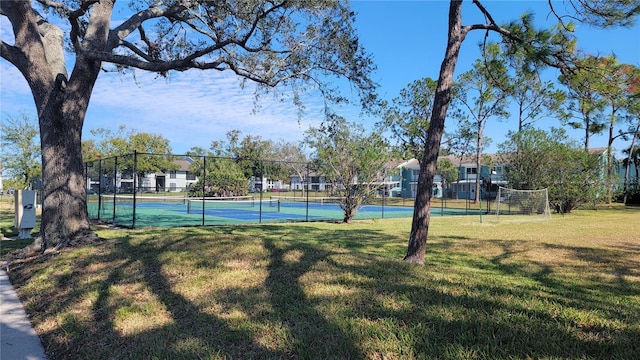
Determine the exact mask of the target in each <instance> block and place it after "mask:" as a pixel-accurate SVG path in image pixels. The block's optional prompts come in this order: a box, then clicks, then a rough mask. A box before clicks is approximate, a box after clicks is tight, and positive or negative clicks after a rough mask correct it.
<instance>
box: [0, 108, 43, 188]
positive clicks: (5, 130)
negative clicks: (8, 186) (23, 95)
mask: <svg viewBox="0 0 640 360" xmlns="http://www.w3.org/2000/svg"><path fill="white" fill-rule="evenodd" d="M37 139H38V129H37V127H36V125H35V123H34V121H33V120H31V119H29V117H28V116H26V115H24V114H21V115H19V116H18V117H13V116H10V115H6V116H5V117H4V118H3V119H2V121H1V122H0V168H3V171H6V175H8V176H9V178H10V180H11V183H12V184H13V186H17V187H19V188H21V189H28V188H30V186H31V181H33V180H35V179H36V178H37V177H39V176H40V174H41V170H42V167H41V166H40V146H39V145H38V142H37Z"/></svg>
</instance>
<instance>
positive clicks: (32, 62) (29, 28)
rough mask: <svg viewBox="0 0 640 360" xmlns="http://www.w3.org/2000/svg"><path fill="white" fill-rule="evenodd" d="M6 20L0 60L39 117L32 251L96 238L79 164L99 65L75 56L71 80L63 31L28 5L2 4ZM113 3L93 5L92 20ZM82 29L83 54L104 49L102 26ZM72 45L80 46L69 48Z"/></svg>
mask: <svg viewBox="0 0 640 360" xmlns="http://www.w3.org/2000/svg"><path fill="white" fill-rule="evenodd" d="M1 5H2V11H3V14H5V15H6V16H7V17H9V18H10V19H11V22H12V25H13V29H14V34H15V38H16V41H15V46H5V47H3V53H2V57H3V58H5V59H7V60H9V61H10V62H11V63H12V64H13V65H14V66H16V68H18V69H19V70H20V72H21V73H22V74H23V76H24V77H25V80H26V81H27V84H29V87H30V89H31V92H32V94H33V98H34V101H35V104H36V109H37V112H38V121H39V125H40V141H41V152H42V180H43V194H42V196H43V209H42V220H41V226H40V237H39V238H38V239H36V241H35V242H34V244H33V246H32V250H40V251H45V250H47V249H53V248H63V247H67V246H72V245H75V244H77V243H79V242H82V241H85V240H88V239H89V240H93V239H95V234H93V232H92V231H91V229H90V227H89V217H88V214H87V207H86V205H87V204H86V193H85V184H84V174H83V162H82V126H83V123H84V118H85V115H86V110H87V107H88V105H89V99H90V97H91V92H92V91H93V86H94V84H95V82H96V79H97V77H98V74H99V71H100V63H99V62H95V61H90V60H88V59H86V58H85V57H84V56H83V53H82V51H77V52H76V63H75V67H74V69H73V72H72V75H71V77H70V78H69V77H68V76H67V71H66V66H65V62H64V42H63V36H62V31H61V30H60V29H59V28H58V27H56V26H54V25H52V24H49V23H47V22H46V21H44V20H43V19H41V18H40V16H39V15H38V14H37V13H36V12H35V11H33V9H32V8H31V6H30V2H29V1H22V2H18V1H10V2H2V4H1ZM112 7H113V3H112V2H109V1H104V2H102V3H99V4H96V5H95V6H94V10H93V11H92V13H91V18H92V20H96V19H94V17H98V18H107V19H108V18H109V17H110V14H111V10H112ZM91 23H95V24H97V25H94V26H90V27H89V28H88V30H87V36H86V37H85V39H84V40H85V41H87V45H88V46H86V47H85V48H84V50H86V51H89V50H94V49H101V48H104V47H105V45H106V43H107V35H108V30H109V29H108V27H107V26H105V25H104V24H105V22H104V21H91ZM74 45H75V46H84V45H79V44H74Z"/></svg>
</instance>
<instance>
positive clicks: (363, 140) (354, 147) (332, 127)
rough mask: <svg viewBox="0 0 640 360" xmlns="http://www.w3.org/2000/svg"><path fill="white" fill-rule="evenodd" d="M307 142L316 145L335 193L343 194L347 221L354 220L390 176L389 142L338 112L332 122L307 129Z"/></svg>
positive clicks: (319, 161) (320, 165) (315, 152)
mask: <svg viewBox="0 0 640 360" xmlns="http://www.w3.org/2000/svg"><path fill="white" fill-rule="evenodd" d="M305 144H307V145H308V146H309V147H310V148H311V149H312V151H313V156H314V157H315V160H316V162H317V164H318V168H319V169H320V171H321V173H322V174H324V175H325V176H326V177H327V179H329V180H330V181H331V183H332V184H333V189H332V190H333V192H334V193H335V195H338V196H341V197H342V200H341V201H340V207H341V208H342V210H343V211H344V222H347V223H348V222H351V220H353V217H354V216H355V214H356V212H357V211H358V208H359V207H360V206H361V205H363V204H364V203H365V202H366V201H367V200H369V199H371V197H372V196H373V195H375V193H376V191H377V190H379V189H380V188H381V187H382V183H383V181H384V179H385V177H386V176H387V169H386V168H385V165H387V162H388V161H389V157H390V152H389V146H388V144H387V142H386V141H385V140H384V138H383V137H382V136H380V134H379V133H377V132H372V133H368V132H367V131H366V130H365V129H364V127H363V126H362V125H359V124H356V123H352V122H348V121H347V120H346V119H344V118H342V117H340V116H334V117H333V118H332V119H331V121H330V122H327V123H325V124H323V125H322V126H320V127H312V128H310V129H309V130H307V131H306V132H305Z"/></svg>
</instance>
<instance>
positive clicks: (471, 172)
mask: <svg viewBox="0 0 640 360" xmlns="http://www.w3.org/2000/svg"><path fill="white" fill-rule="evenodd" d="M477 173H478V169H477V168H474V167H468V168H467V174H477Z"/></svg>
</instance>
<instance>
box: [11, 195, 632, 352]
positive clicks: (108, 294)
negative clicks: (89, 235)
mask: <svg viewBox="0 0 640 360" xmlns="http://www.w3.org/2000/svg"><path fill="white" fill-rule="evenodd" d="M1 219H2V220H1V221H4V216H3V217H2V218H1ZM410 226H411V219H385V220H378V221H358V222H355V223H353V224H349V225H345V224H334V223H296V224H272V225H251V226H235V227H234V226H225V227H211V228H178V229H161V230H158V229H140V230H135V231H130V230H113V229H103V228H97V232H98V233H99V235H100V236H102V237H103V238H104V239H105V241H103V242H101V243H99V244H96V245H92V246H85V247H82V248H78V249H72V250H64V251H62V252H60V253H58V254H52V255H48V256H47V257H46V258H41V259H37V260H32V261H30V262H27V263H22V264H12V267H11V269H10V273H9V275H10V277H11V279H12V281H13V282H14V284H15V285H16V287H17V291H18V293H19V295H20V297H21V299H22V301H23V303H24V304H25V307H26V310H27V313H28V314H29V315H30V316H31V318H32V321H33V323H34V325H35V329H36V332H37V333H38V334H39V335H40V336H41V339H42V341H43V344H44V346H45V349H46V351H47V354H48V355H49V356H50V359H52V360H54V359H78V358H81V359H266V358H276V359H279V358H285V359H291V358H294V359H332V358H333V359H522V358H534V359H539V358H563V359H603V358H611V359H638V358H640V208H627V209H624V208H620V207H616V208H612V209H600V210H589V211H586V210H585V211H575V212H574V213H572V214H569V215H565V216H559V215H556V216H553V217H552V219H551V220H549V221H534V222H507V221H504V222H495V221H491V219H490V218H489V217H485V219H484V221H483V222H482V223H480V221H479V219H478V217H477V216H456V217H433V218H432V221H431V226H430V237H429V240H428V250H427V257H426V264H425V266H424V267H420V266H414V265H410V264H406V263H404V262H403V261H402V257H403V256H404V253H405V251H406V243H407V238H408V232H409V229H410ZM2 227H3V228H4V227H5V224H4V223H3V224H2ZM6 243H8V242H6V241H3V242H2V249H3V250H1V251H2V253H5V252H6V251H5V250H4V249H6ZM3 257H4V255H3Z"/></svg>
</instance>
